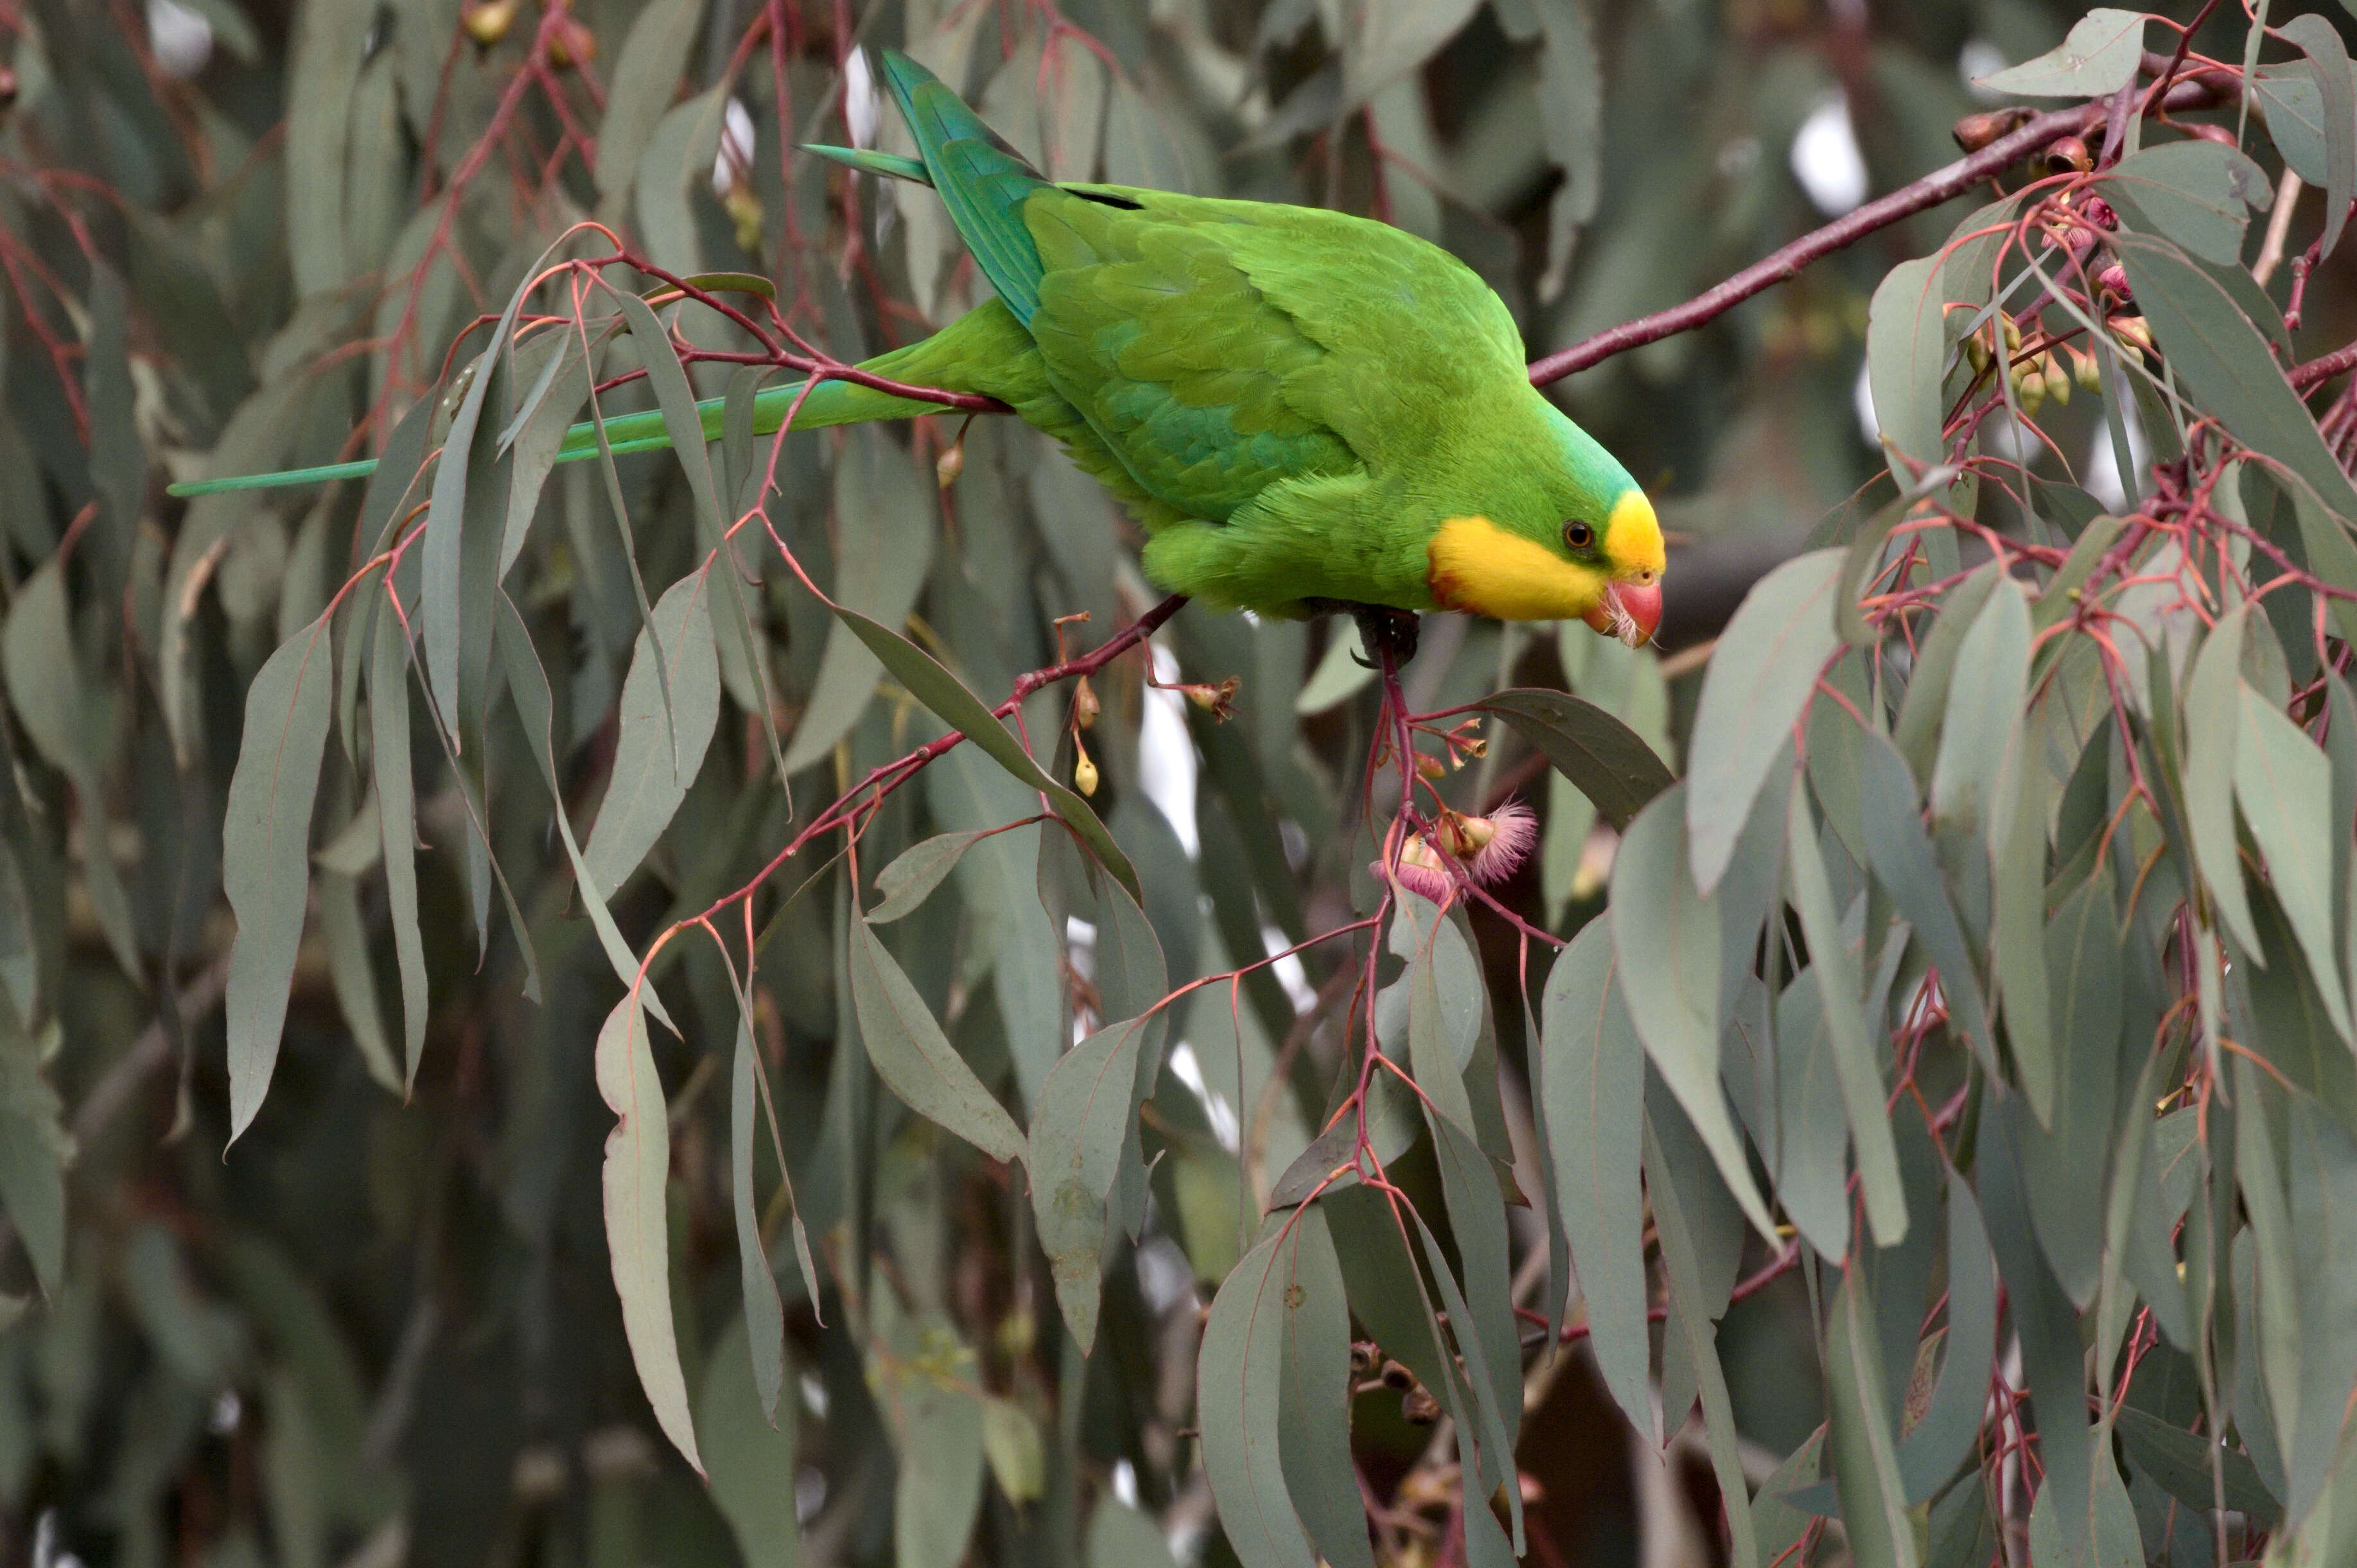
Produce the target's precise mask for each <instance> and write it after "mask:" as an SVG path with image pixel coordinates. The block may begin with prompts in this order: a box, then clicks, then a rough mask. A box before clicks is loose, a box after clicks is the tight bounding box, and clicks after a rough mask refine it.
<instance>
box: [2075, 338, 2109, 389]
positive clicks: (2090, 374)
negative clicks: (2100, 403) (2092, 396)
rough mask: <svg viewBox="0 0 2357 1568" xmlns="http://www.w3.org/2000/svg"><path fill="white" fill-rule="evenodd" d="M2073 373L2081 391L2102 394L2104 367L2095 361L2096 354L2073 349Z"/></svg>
mask: <svg viewBox="0 0 2357 1568" xmlns="http://www.w3.org/2000/svg"><path fill="white" fill-rule="evenodd" d="M2071 374H2072V376H2073V377H2074V378H2075V379H2076V380H2077V381H2078V382H2079V387H2080V390H2081V391H2083V392H2094V393H2096V394H2097V395H2098V396H2100V395H2102V393H2103V390H2104V367H2103V366H2102V365H2100V364H2098V363H2096V362H2095V356H2094V355H2093V354H2083V353H2081V352H2079V350H2078V349H2072V350H2071Z"/></svg>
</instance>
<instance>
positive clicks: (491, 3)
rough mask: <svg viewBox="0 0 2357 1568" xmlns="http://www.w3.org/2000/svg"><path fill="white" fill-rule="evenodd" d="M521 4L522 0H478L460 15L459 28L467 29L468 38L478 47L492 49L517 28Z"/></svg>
mask: <svg viewBox="0 0 2357 1568" xmlns="http://www.w3.org/2000/svg"><path fill="white" fill-rule="evenodd" d="M520 3H521V0H476V3H475V4H473V5H468V7H467V8H466V9H465V10H463V11H461V12H459V13H458V26H460V27H464V28H466V29H467V36H468V38H472V39H474V40H475V43H476V45H477V47H479V48H490V47H491V46H492V45H493V44H495V43H498V42H499V41H500V39H501V38H506V37H507V36H508V29H509V28H511V27H514V26H515V19H516V8H517V6H518V5H519V4H520Z"/></svg>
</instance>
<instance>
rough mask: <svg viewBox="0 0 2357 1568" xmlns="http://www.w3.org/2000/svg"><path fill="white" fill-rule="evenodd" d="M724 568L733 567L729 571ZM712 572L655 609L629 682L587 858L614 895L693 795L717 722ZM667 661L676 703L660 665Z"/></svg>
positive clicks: (602, 887)
mask: <svg viewBox="0 0 2357 1568" xmlns="http://www.w3.org/2000/svg"><path fill="white" fill-rule="evenodd" d="M722 569H723V570H725V569H726V568H722ZM711 579H712V573H711V572H710V571H703V572H691V573H689V574H688V575H686V576H684V577H682V578H681V579H680V580H679V581H678V582H676V583H673V585H671V587H670V588H669V589H668V590H666V591H665V592H664V594H663V596H662V600H661V601H660V602H659V603H657V604H656V606H655V613H654V620H653V623H652V624H651V626H650V627H648V628H644V629H642V630H640V633H639V640H638V646H637V648H636V650H634V651H633V652H632V654H631V656H630V675H629V677H628V678H627V679H625V680H624V681H623V682H622V705H621V733H620V736H619V739H618V740H617V741H616V742H615V746H614V768H613V773H612V775H611V778H610V780H609V782H608V784H607V786H606V797H605V800H603V801H602V802H600V804H599V805H598V808H597V822H596V823H595V824H594V825H593V826H592V827H591V828H590V830H589V843H588V844H587V846H586V847H585V848H584V849H583V851H582V860H583V861H584V863H585V864H586V865H587V866H588V868H589V875H590V876H591V878H592V879H593V880H594V881H595V882H596V883H597V897H612V896H613V895H614V894H615V893H616V892H618V891H619V889H620V888H621V886H622V884H623V883H624V882H625V881H627V880H629V878H630V873H632V872H633V871H636V870H637V869H638V868H639V863H640V861H641V860H644V859H645V858H646V854H647V851H649V850H651V849H652V848H653V847H654V845H655V841H656V840H657V839H659V838H661V837H662V832H663V829H664V828H666V827H668V826H670V825H671V819H672V816H673V813H674V812H676V811H678V810H679V803H680V801H682V800H684V799H686V797H687V787H688V786H689V785H690V784H692V783H694V781H695V775H696V773H697V771H698V769H700V768H702V767H703V766H704V754H705V751H707V750H708V749H710V747H711V745H712V733H713V731H714V729H715V728H716V727H717V726H718V725H719V723H720V662H719V659H718V656H717V654H716V652H715V650H714V648H713V641H712V600H711V591H712V581H711ZM656 660H665V661H666V668H667V669H668V671H669V672H670V681H669V682H668V683H669V685H670V688H671V693H670V695H671V700H670V704H669V711H668V712H666V711H665V703H664V701H663V690H662V688H663V686H664V684H665V682H663V681H662V679H661V678H660V676H659V675H658V673H657V671H656V670H655V668H654V665H655V661H656Z"/></svg>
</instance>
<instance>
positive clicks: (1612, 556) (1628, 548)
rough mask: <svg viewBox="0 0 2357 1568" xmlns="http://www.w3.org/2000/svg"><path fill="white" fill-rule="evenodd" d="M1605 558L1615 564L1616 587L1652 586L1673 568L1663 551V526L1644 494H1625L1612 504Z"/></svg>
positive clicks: (1607, 527)
mask: <svg viewBox="0 0 2357 1568" xmlns="http://www.w3.org/2000/svg"><path fill="white" fill-rule="evenodd" d="M1604 558H1605V559H1606V560H1607V561H1609V562H1610V563H1611V564H1612V580H1613V581H1614V582H1616V583H1651V582H1653V581H1655V580H1656V579H1658V578H1659V577H1660V576H1661V575H1662V572H1663V568H1664V567H1665V566H1667V565H1668V564H1669V557H1668V556H1667V554H1665V553H1663V549H1662V525H1661V522H1660V521H1659V520H1657V519H1656V518H1655V517H1654V516H1653V503H1652V501H1649V500H1647V499H1645V492H1644V491H1642V490H1633V489H1632V490H1623V491H1621V492H1620V499H1619V500H1617V501H1614V502H1613V503H1612V516H1611V519H1610V521H1608V522H1607V523H1606V524H1605V528H1604Z"/></svg>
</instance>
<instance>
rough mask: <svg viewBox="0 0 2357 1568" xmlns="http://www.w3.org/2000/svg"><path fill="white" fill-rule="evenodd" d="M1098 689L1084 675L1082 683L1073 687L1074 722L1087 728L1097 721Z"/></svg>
mask: <svg viewBox="0 0 2357 1568" xmlns="http://www.w3.org/2000/svg"><path fill="white" fill-rule="evenodd" d="M1097 712H1098V703H1097V689H1096V688H1095V687H1094V686H1092V685H1090V684H1089V678H1088V677H1087V676H1085V675H1083V676H1082V677H1081V682H1080V684H1079V685H1077V686H1075V687H1073V688H1072V722H1073V723H1074V724H1076V725H1079V726H1080V727H1081V728H1082V729H1087V728H1088V727H1089V726H1091V725H1093V724H1095V723H1096V722H1097Z"/></svg>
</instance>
